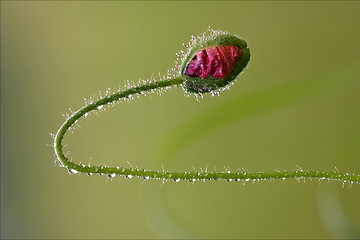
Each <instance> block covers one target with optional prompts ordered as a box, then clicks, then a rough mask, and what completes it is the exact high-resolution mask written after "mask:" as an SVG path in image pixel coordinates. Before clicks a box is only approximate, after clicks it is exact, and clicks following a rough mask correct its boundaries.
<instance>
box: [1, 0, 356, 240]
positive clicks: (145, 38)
mask: <svg viewBox="0 0 360 240" xmlns="http://www.w3.org/2000/svg"><path fill="white" fill-rule="evenodd" d="M359 12H360V2H342V1H335V2H334V1H330V2H323V1H314V2H312V1H305V2H301V1H294V2H292V1H278V2H261V1H255V2H247V1H228V2H226V1H219V2H216V1H215V2H205V1H201V2H190V1H185V2H162V1H160V2H155V1H154V2H145V1H144V2H141V1H136V2H126V1H115V2H111V1H110V2H100V1H99V2H98V1H88V2H86V1H84V2H81V1H74V2H72V1H66V2H61V1H17V2H11V1H5V2H4V1H1V238H46V239H51V238H313V239H314V238H323V239H324V238H359V236H360V218H359V216H360V205H359V200H360V186H359V185H353V186H352V187H351V188H349V186H348V185H345V187H344V188H343V187H342V185H341V183H337V182H334V183H327V181H326V182H323V183H321V184H320V183H319V181H310V180H306V183H298V182H297V181H295V180H287V181H284V182H283V181H272V182H271V183H270V182H268V181H266V182H260V183H257V182H256V183H254V184H251V183H248V184H246V185H244V186H243V185H242V184H241V183H236V182H230V183H228V182H225V181H218V182H214V181H211V182H196V183H194V184H189V183H187V182H180V183H174V182H167V183H165V184H162V182H161V181H146V182H144V181H143V180H142V179H131V180H128V179H125V178H124V177H116V178H114V179H112V180H109V179H107V178H106V177H105V176H92V177H88V176H86V175H69V174H68V173H67V171H66V170H65V169H63V168H59V167H58V166H57V164H55V163H54V159H55V158H54V153H53V150H52V148H51V147H50V146H49V145H51V141H52V140H51V137H50V136H49V133H55V132H56V131H57V129H58V128H59V127H60V125H61V124H62V122H63V121H64V118H63V117H62V114H64V113H66V112H69V110H68V108H69V107H70V108H71V109H73V110H76V109H78V108H79V107H81V106H82V105H83V103H84V101H83V99H84V98H89V97H90V96H92V95H94V94H95V95H97V94H98V91H99V90H101V91H102V92H104V91H105V90H106V89H107V88H108V87H110V88H114V89H116V88H118V87H119V85H120V86H123V85H124V82H125V81H126V80H133V81H137V80H138V79H147V78H149V77H150V76H151V74H152V73H154V75H157V73H158V72H160V73H165V72H166V71H167V70H168V69H170V68H172V67H173V65H174V61H175V59H176V56H175V53H176V52H178V51H179V50H182V49H183V46H182V43H186V42H187V41H188V40H189V39H190V36H191V35H197V34H200V33H202V32H204V31H205V30H206V29H207V28H208V26H211V27H212V28H214V29H221V30H228V31H229V32H230V33H233V34H236V35H239V36H240V37H242V38H244V39H246V40H247V41H248V45H249V47H250V50H251V54H252V58H251V60H250V63H249V65H248V68H247V69H245V70H244V73H243V74H242V75H241V76H240V79H239V80H238V82H237V83H236V84H235V85H234V86H233V87H232V89H231V91H226V92H224V93H222V94H221V96H220V97H215V98H211V97H210V96H205V97H204V99H202V100H201V101H200V103H198V102H197V101H196V100H195V99H194V98H193V97H190V98H184V96H183V95H184V94H183V92H182V89H180V88H177V89H173V90H172V91H169V92H166V93H165V94H163V95H162V96H159V95H156V94H153V95H150V96H147V97H141V98H140V99H139V100H134V101H132V102H131V103H130V104H127V103H122V104H120V105H117V106H116V107H114V108H110V109H109V110H107V111H105V112H103V113H101V114H99V115H98V116H96V115H94V114H92V116H91V117H89V118H87V119H86V121H85V120H81V121H80V122H79V125H80V127H81V128H77V129H76V130H75V132H74V134H71V133H68V134H67V135H66V137H65V143H67V144H68V147H67V148H66V151H68V152H69V155H70V156H71V157H72V159H73V160H74V161H76V162H83V163H85V164H88V163H89V162H90V161H91V163H94V164H96V163H99V164H108V165H115V164H117V165H124V166H129V164H128V163H127V162H129V163H130V164H131V165H132V166H138V167H139V168H146V169H157V170H161V169H162V166H163V167H164V168H165V169H166V170H186V171H191V170H192V171H193V167H194V168H195V169H197V170H200V168H201V169H205V168H206V167H207V168H208V170H214V169H215V168H216V169H217V170H225V167H226V168H230V169H231V170H236V169H238V168H240V169H241V168H245V169H248V171H273V170H274V169H280V170H292V169H295V168H297V166H299V167H301V168H303V169H312V170H327V171H334V170H335V167H337V168H338V169H339V171H341V172H353V173H360V164H359V163H360V124H359V123H360V107H359V103H360V90H359V89H360V45H359V42H360V31H359V24H360V15H359Z"/></svg>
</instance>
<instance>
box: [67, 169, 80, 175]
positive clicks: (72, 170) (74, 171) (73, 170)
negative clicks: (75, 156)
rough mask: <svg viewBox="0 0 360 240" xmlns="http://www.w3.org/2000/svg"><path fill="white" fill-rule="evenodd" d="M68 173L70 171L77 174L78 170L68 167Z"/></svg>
mask: <svg viewBox="0 0 360 240" xmlns="http://www.w3.org/2000/svg"><path fill="white" fill-rule="evenodd" d="M69 173H71V174H77V173H78V171H76V170H75V169H69Z"/></svg>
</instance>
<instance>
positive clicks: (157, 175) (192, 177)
mask: <svg viewBox="0 0 360 240" xmlns="http://www.w3.org/2000/svg"><path fill="white" fill-rule="evenodd" d="M181 84H182V79H181V78H180V77H176V78H174V79H168V80H163V81H157V82H153V83H149V84H144V85H140V86H137V87H132V88H129V89H127V90H124V91H119V92H116V93H114V94H111V95H107V96H105V97H102V98H100V99H99V100H97V101H94V102H91V103H89V104H87V105H85V106H84V107H82V108H80V109H79V110H78V111H76V112H75V113H73V114H72V115H71V116H70V117H69V118H67V120H66V121H65V122H64V123H63V124H62V126H61V127H60V129H59V130H58V131H57V133H56V135H55V140H54V144H53V146H54V149H55V154H56V157H57V159H58V161H59V163H60V165H61V166H63V167H66V168H67V169H68V170H69V172H70V173H78V172H81V173H87V174H89V175H91V174H101V175H103V174H105V175H108V176H109V177H114V176H116V175H122V176H126V177H128V178H131V177H142V178H144V179H161V180H163V181H165V180H171V179H172V180H174V181H176V182H177V181H180V180H188V181H191V182H194V181H197V180H220V179H225V180H228V181H232V180H234V181H241V182H243V183H245V182H247V181H259V180H271V179H297V180H299V179H306V178H308V179H319V180H324V179H327V180H335V181H341V182H344V183H360V175H356V174H348V173H339V172H324V171H308V170H294V171H276V172H240V171H235V172H230V171H226V172H207V171H202V172H169V171H151V170H145V169H137V168H124V167H118V166H117V167H109V166H90V165H88V166H85V165H84V164H76V163H74V162H71V161H70V160H69V159H68V158H67V157H66V156H65V155H64V153H63V146H62V140H63V138H64V135H65V133H66V132H67V130H69V128H70V127H71V126H72V125H73V124H74V123H76V121H77V120H78V119H80V118H81V117H82V116H84V115H86V114H87V113H88V112H90V111H93V110H98V109H99V108H100V107H101V106H103V105H106V104H109V103H112V102H115V101H117V100H120V99H122V98H129V97H130V96H131V95H135V94H143V93H145V92H147V91H151V90H154V89H159V88H166V87H171V86H180V85H181Z"/></svg>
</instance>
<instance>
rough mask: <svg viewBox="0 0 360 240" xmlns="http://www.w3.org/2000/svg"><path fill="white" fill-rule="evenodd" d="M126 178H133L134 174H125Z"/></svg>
mask: <svg viewBox="0 0 360 240" xmlns="http://www.w3.org/2000/svg"><path fill="white" fill-rule="evenodd" d="M125 177H126V178H129V179H130V178H132V177H133V176H132V175H125Z"/></svg>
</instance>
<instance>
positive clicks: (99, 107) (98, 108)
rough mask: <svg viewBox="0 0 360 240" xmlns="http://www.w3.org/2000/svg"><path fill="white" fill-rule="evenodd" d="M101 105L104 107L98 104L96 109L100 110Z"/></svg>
mask: <svg viewBox="0 0 360 240" xmlns="http://www.w3.org/2000/svg"><path fill="white" fill-rule="evenodd" d="M103 107H104V106H103V105H100V106H97V107H96V109H97V110H100V109H102V108H103Z"/></svg>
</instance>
